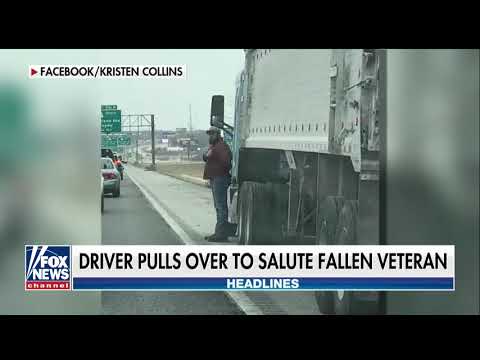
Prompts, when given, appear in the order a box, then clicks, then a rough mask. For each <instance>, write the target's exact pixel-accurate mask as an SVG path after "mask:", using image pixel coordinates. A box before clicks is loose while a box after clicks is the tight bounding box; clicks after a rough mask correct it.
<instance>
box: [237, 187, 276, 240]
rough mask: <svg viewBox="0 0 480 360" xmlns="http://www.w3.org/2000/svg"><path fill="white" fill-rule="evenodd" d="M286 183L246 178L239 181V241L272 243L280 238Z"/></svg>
mask: <svg viewBox="0 0 480 360" xmlns="http://www.w3.org/2000/svg"><path fill="white" fill-rule="evenodd" d="M285 187H286V185H282V184H270V183H268V184H263V183H257V182H253V181H245V182H244V183H243V184H242V185H241V188H240V196H239V215H238V216H239V224H238V235H239V243H240V244H242V245H271V244H274V243H280V242H281V238H282V229H281V224H282V221H283V217H282V214H283V213H284V210H285V209H284V207H283V205H284V204H285V201H284V197H285V195H284V194H285V193H286V191H285ZM282 194H283V195H282Z"/></svg>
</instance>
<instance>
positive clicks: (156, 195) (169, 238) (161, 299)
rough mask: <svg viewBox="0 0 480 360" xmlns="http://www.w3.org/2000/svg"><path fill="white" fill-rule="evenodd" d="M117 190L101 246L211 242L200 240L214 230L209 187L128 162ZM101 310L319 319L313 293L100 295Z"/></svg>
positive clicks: (106, 217) (105, 219) (104, 219)
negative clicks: (308, 316)
mask: <svg viewBox="0 0 480 360" xmlns="http://www.w3.org/2000/svg"><path fill="white" fill-rule="evenodd" d="M159 166H161V165H159ZM121 186H122V188H121V189H122V190H121V196H120V198H111V197H110V195H107V197H106V198H105V212H104V214H103V215H102V244H105V245H150V244H152V245H167V244H184V245H205V246H209V245H211V244H212V243H209V242H207V241H205V240H204V236H206V235H209V234H211V233H212V231H213V229H214V227H215V209H214V208H213V200H212V193H211V189H209V188H208V187H205V186H200V185H197V184H192V183H189V182H186V181H182V180H179V179H176V178H172V177H170V176H166V175H162V174H159V173H157V172H154V171H146V170H144V169H142V168H138V167H135V166H133V165H130V164H129V165H128V166H126V172H125V176H124V180H123V181H122V184H121ZM230 244H231V245H234V244H235V243H234V242H231V243H225V244H224V245H225V246H229V245H230ZM215 245H217V244H215ZM102 306H103V312H104V313H105V314H138V313H140V314H143V313H146V314H148V313H155V314H157V313H158V314H247V315H286V314H288V315H290V314H291V315H320V312H319V311H318V306H317V304H316V301H315V298H314V295H313V293H312V292H295V291H291V292H288V291H285V292H280V291H279V292H266V291H248V292H238V291H235V292H228V293H227V292H141V293H139V292H135V293H134V292H103V295H102Z"/></svg>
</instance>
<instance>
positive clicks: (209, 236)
mask: <svg viewBox="0 0 480 360" xmlns="http://www.w3.org/2000/svg"><path fill="white" fill-rule="evenodd" d="M204 239H205V240H206V241H211V239H215V234H212V235H208V236H205V238H204Z"/></svg>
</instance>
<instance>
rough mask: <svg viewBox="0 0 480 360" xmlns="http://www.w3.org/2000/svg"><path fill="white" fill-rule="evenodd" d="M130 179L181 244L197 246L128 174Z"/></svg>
mask: <svg viewBox="0 0 480 360" xmlns="http://www.w3.org/2000/svg"><path fill="white" fill-rule="evenodd" d="M128 176H129V177H130V179H131V180H132V181H133V183H134V184H135V185H136V186H137V187H138V189H139V190H140V191H141V192H142V194H143V196H145V198H146V199H147V200H148V202H149V203H150V204H151V205H152V206H153V208H154V209H155V210H156V211H157V212H158V213H159V214H160V216H161V217H162V218H163V219H164V220H165V221H166V222H167V224H168V225H169V226H170V227H171V228H172V230H173V231H175V233H176V234H177V235H178V237H180V239H181V240H182V242H183V243H184V244H187V245H197V244H196V243H195V242H194V241H193V240H192V239H191V238H190V236H188V235H187V233H186V232H185V231H184V230H183V229H182V228H181V227H180V225H178V223H177V222H176V221H175V220H173V219H172V217H171V216H170V215H169V214H168V212H167V211H166V210H165V209H164V208H163V207H162V206H161V205H160V204H159V203H158V201H156V200H155V199H154V198H153V197H152V196H151V195H150V194H149V193H148V192H147V191H146V190H145V188H144V187H143V186H142V185H140V184H139V183H138V181H137V180H135V178H134V177H133V176H132V174H128Z"/></svg>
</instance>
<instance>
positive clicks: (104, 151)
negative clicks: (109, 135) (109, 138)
mask: <svg viewBox="0 0 480 360" xmlns="http://www.w3.org/2000/svg"><path fill="white" fill-rule="evenodd" d="M101 157H102V158H106V157H108V158H110V159H112V160H113V151H112V150H111V149H106V148H104V149H102V153H101Z"/></svg>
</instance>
